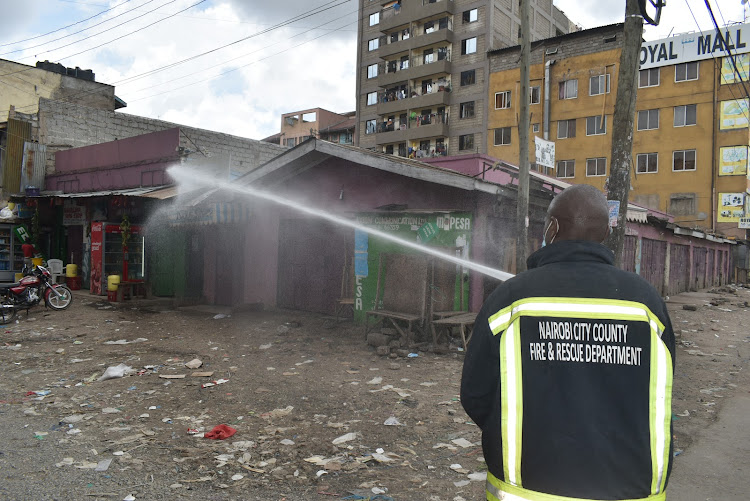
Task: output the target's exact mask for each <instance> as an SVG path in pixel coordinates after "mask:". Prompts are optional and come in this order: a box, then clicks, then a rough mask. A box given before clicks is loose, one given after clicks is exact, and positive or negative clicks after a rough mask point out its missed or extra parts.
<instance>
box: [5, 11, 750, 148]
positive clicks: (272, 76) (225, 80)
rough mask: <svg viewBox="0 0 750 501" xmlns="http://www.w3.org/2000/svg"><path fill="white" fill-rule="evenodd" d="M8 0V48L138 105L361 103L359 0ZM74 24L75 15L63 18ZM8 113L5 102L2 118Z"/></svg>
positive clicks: (274, 107)
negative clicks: (76, 72) (83, 76)
mask: <svg viewBox="0 0 750 501" xmlns="http://www.w3.org/2000/svg"><path fill="white" fill-rule="evenodd" d="M0 3H2V13H3V15H2V16H0V58H3V59H10V60H13V61H18V62H21V63H25V64H30V65H33V64H35V62H36V61H37V60H45V59H48V60H50V61H54V62H60V63H62V64H64V65H66V66H73V67H74V66H80V67H81V68H85V69H92V70H94V72H95V73H96V80H97V81H99V82H104V83H108V84H112V85H115V87H116V94H117V95H118V97H120V98H121V99H123V100H124V101H125V102H127V103H128V106H127V108H125V110H123V111H125V112H127V113H131V114H136V115H143V116H147V117H152V118H160V119H162V120H168V121H172V122H176V123H179V124H185V125H190V126H194V127H201V128H206V129H212V130H218V131H223V132H227V133H230V134H235V135H238V136H244V137H252V138H256V139H261V138H263V137H266V136H269V135H271V134H273V133H275V132H278V130H279V127H280V121H281V114H282V113H286V112H290V111H298V110H302V109H306V108H315V107H322V108H326V109H328V110H331V111H336V112H346V111H351V110H354V103H355V96H354V92H355V78H354V71H355V63H356V38H357V15H356V10H357V5H358V2H357V1H356V0H333V1H331V0H275V1H273V0H272V1H258V0H203V1H202V2H201V1H200V0H24V1H23V2H20V1H16V0H0ZM554 3H555V5H557V6H558V7H559V8H560V9H561V10H563V11H564V12H565V13H566V14H567V15H568V17H569V18H571V19H572V20H573V21H574V22H576V23H577V24H579V25H581V26H582V27H584V28H593V27H595V26H600V25H603V24H612V23H617V22H622V21H623V19H624V5H625V2H624V0H554ZM194 4H198V5H195V6H194V7H191V6H192V5H194ZM711 4H712V5H713V8H714V13H715V15H716V17H717V20H718V22H719V24H720V25H721V24H725V23H731V22H738V21H740V22H741V21H742V20H743V7H742V5H741V3H740V0H721V1H720V2H719V1H718V0H711ZM688 5H689V6H690V8H691V9H692V12H693V14H694V15H695V18H696V19H697V24H696V21H695V20H694V19H693V17H692V16H691V12H690V10H689V9H688ZM719 6H720V7H721V9H720V10H719ZM188 8H189V9H188ZM106 9H111V10H109V11H108V12H105V13H103V14H100V13H101V12H102V11H104V10H106ZM185 9H188V10H185ZM323 9H326V10H324V11H322V12H320V13H317V14H316V13H315V12H316V11H317V10H323ZM152 10H153V12H149V11H152ZM183 10H184V12H180V11H183ZM175 14H176V15H175ZM92 16H95V17H93V18H92V19H89V20H86V19H87V18H89V17H92ZM74 23H75V24H74ZM100 23H101V24H100ZM152 23H156V24H153V25H152V26H148V25H149V24H152ZM287 23H288V24H287ZM97 24H98V25H97ZM280 24H285V25H284V26H281V27H279V26H278V25H280ZM67 25H73V26H70V27H68V28H65V29H62V30H61V29H60V28H64V27H65V26H67ZM94 25H97V26H94ZM699 28H700V29H701V30H708V29H710V28H711V21H710V18H709V16H708V12H707V9H706V7H705V4H704V1H703V0H670V2H669V4H668V5H667V7H665V8H664V12H663V13H662V20H661V24H660V26H658V27H655V28H654V27H649V28H647V29H646V32H645V35H644V36H645V38H647V39H649V40H652V39H657V38H663V37H666V36H668V35H669V34H670V32H671V33H672V34H677V33H685V32H689V31H698V29H699ZM56 30H58V31H56ZM82 30H84V31H82ZM136 30H140V31H137V32H135V31H136ZM53 31H54V33H50V34H48V35H45V34H47V33H49V32H53ZM264 31H265V32H264ZM134 32H135V33H134ZM40 35H44V36H40ZM248 37H249V38H248ZM84 38H86V39H85V40H83V39H84ZM243 38H247V39H246V40H243V41H239V40H241V39H243ZM233 42H236V43H233ZM227 44H232V45H230V46H228V47H226V48H222V49H218V50H214V49H217V48H219V47H221V46H224V45H227ZM97 46H99V47H97ZM212 50H213V52H211V53H209V54H207V55H204V56H201V57H196V58H195V59H192V60H190V61H188V62H186V63H183V64H175V63H178V62H180V61H182V60H184V59H187V58H192V57H193V56H197V55H199V54H201V53H203V52H207V51H212ZM169 65H171V66H170V67H169V68H167V69H162V68H164V67H165V66H169ZM157 69H161V71H156V72H152V71H153V70H157ZM147 72H151V73H149V74H147V75H142V74H143V73H147ZM21 79H23V74H18V75H11V76H5V77H0V92H2V87H3V86H4V85H6V84H10V85H14V86H18V85H21ZM6 115H7V111H6V110H0V119H4V118H5V116H6Z"/></svg>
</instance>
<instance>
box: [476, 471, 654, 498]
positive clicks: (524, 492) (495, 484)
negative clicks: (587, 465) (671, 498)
mask: <svg viewBox="0 0 750 501" xmlns="http://www.w3.org/2000/svg"><path fill="white" fill-rule="evenodd" d="M485 492H486V494H487V500H488V501H597V500H593V499H585V498H569V497H566V496H556V495H554V494H545V493H543V492H536V491H532V490H529V489H524V488H523V487H516V486H513V485H510V484H509V483H507V482H503V481H502V480H500V479H498V478H496V477H495V476H494V475H492V473H487V483H486V485H485ZM666 499H667V494H666V493H665V492H662V493H660V494H654V495H651V496H648V497H646V498H640V499H623V500H620V501H666Z"/></svg>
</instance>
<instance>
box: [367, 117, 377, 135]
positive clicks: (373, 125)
mask: <svg viewBox="0 0 750 501" xmlns="http://www.w3.org/2000/svg"><path fill="white" fill-rule="evenodd" d="M376 129H377V122H376V120H375V119H374V118H373V119H372V120H368V121H366V122H365V134H375V130H376Z"/></svg>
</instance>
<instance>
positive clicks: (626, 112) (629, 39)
mask: <svg viewBox="0 0 750 501" xmlns="http://www.w3.org/2000/svg"><path fill="white" fill-rule="evenodd" d="M642 35H643V17H642V16H641V10H640V8H639V5H638V0H626V3H625V28H624V33H623V40H622V51H621V52H620V69H619V72H618V75H617V99H616V100H615V115H614V117H613V120H612V122H613V123H612V155H611V159H612V160H611V166H610V174H609V182H608V189H607V199H608V200H616V201H619V202H620V210H619V212H618V214H617V226H615V227H614V228H612V233H611V235H610V236H609V238H608V239H607V241H606V244H607V246H608V247H609V248H610V249H612V251H613V252H614V253H615V266H618V267H622V251H623V244H624V242H625V224H626V219H625V216H626V214H627V211H628V196H629V194H630V166H631V164H632V157H633V121H634V118H635V99H636V94H637V91H638V86H637V85H636V79H637V78H638V67H639V55H640V51H641V40H642V38H641V37H642Z"/></svg>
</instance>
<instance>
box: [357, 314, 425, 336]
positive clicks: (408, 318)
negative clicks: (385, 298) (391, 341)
mask: <svg viewBox="0 0 750 501" xmlns="http://www.w3.org/2000/svg"><path fill="white" fill-rule="evenodd" d="M370 317H376V318H375V323H373V324H372V325H370ZM386 321H390V323H391V325H393V327H394V328H395V329H396V330H397V331H398V333H399V335H400V336H401V341H402V342H406V343H410V342H411V341H412V340H413V336H412V334H413V332H414V326H415V325H416V324H418V323H421V321H422V317H420V316H419V315H413V314H411V313H403V312H400V311H390V310H372V311H368V312H367V313H366V314H365V337H366V336H367V334H369V332H370V329H371V328H372V327H375V326H377V325H378V324H380V325H383V324H385V323H386ZM399 322H405V323H406V330H404V328H402V326H401V325H399Z"/></svg>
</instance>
